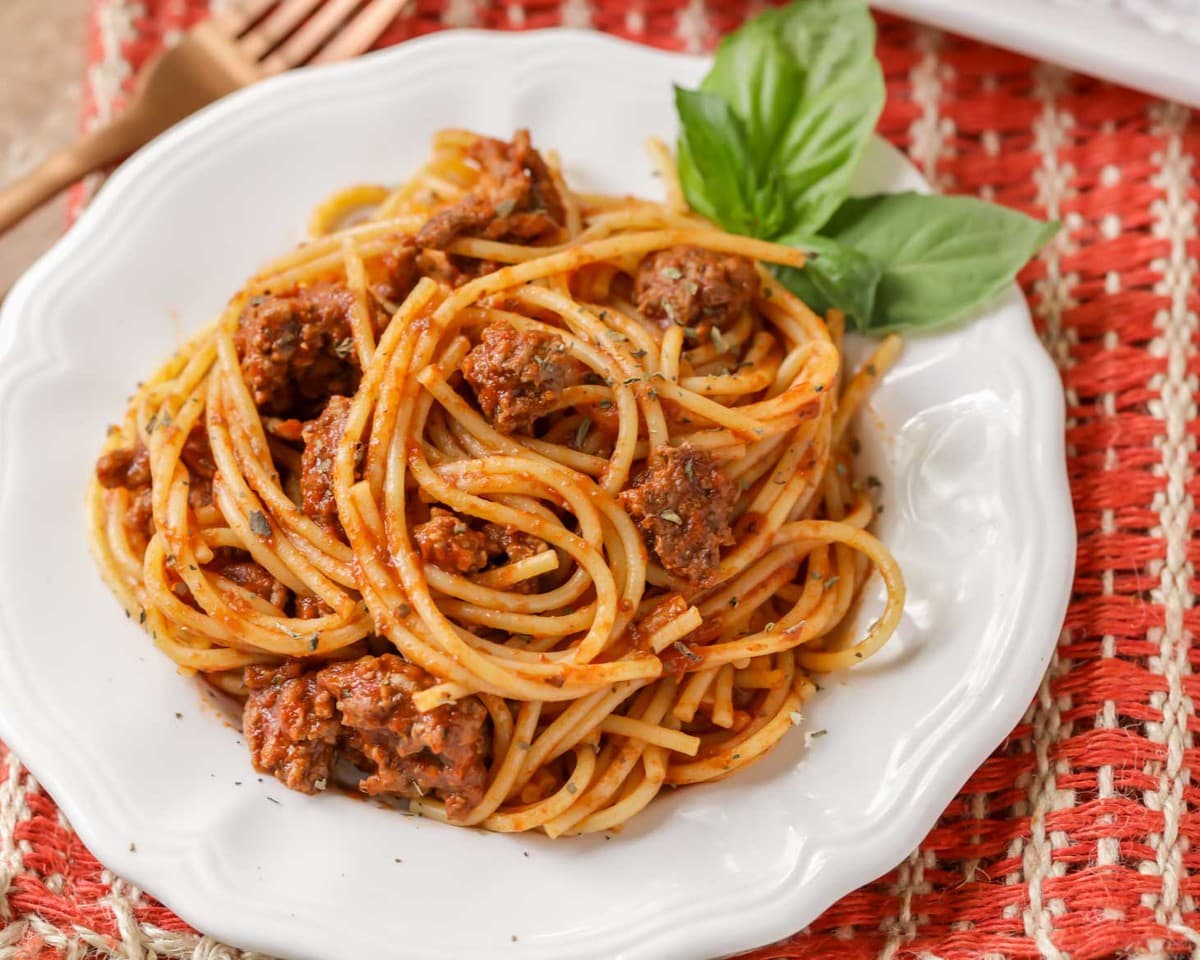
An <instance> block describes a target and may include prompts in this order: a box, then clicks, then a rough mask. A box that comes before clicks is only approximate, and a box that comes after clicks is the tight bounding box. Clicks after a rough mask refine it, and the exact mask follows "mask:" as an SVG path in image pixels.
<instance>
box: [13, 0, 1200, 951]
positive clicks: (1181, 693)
mask: <svg viewBox="0 0 1200 960" xmlns="http://www.w3.org/2000/svg"><path fill="white" fill-rule="evenodd" d="M204 6H205V4H204V2H202V0H139V2H133V0H92V24H93V29H92V31H91V40H90V43H91V50H90V54H91V56H90V61H91V67H90V70H89V74H88V83H87V100H88V113H89V116H91V117H95V116H96V115H103V114H105V113H107V112H108V111H109V110H111V109H112V106H113V104H114V102H115V101H117V100H118V99H119V96H120V92H121V90H122V88H123V87H124V85H125V84H126V83H127V82H128V79H129V77H130V76H131V74H132V72H133V70H134V69H135V68H136V66H137V65H138V64H139V63H141V62H142V61H143V60H144V59H145V57H146V56H147V55H148V54H149V53H151V52H152V51H153V50H155V49H156V48H157V46H158V45H159V44H160V43H161V42H162V39H163V37H164V36H169V35H170V34H171V32H173V31H176V30H179V29H181V28H182V27H184V26H185V25H186V24H187V23H189V22H190V21H192V20H194V19H196V18H198V17H200V16H202V15H203V9H204ZM755 6H756V4H755V3H746V2H743V0H722V2H710V3H707V4H706V3H704V2H703V0H565V2H563V3H560V2H558V0H528V2H518V0H513V2H506V0H492V2H480V0H415V5H414V6H413V7H412V8H411V11H412V12H411V13H410V14H409V15H406V16H405V17H403V18H401V19H400V20H398V21H397V22H396V24H395V25H394V26H393V27H392V29H390V30H389V32H388V34H387V35H386V36H385V38H384V42H397V41H401V40H404V39H406V38H408V37H411V36H414V35H417V34H421V33H426V32H429V31H431V30H436V29H440V28H443V27H448V26H485V27H493V28H497V29H521V28H530V27H541V26H551V25H555V24H559V23H566V24H568V25H571V26H591V27H595V28H598V29H602V30H607V31H609V32H612V33H616V34H619V35H622V36H625V37H628V38H630V39H633V40H637V41H642V42H646V43H651V44H654V45H656V46H660V47H667V48H671V49H686V50H699V49H705V48H708V47H710V46H711V45H712V43H713V42H714V41H715V39H716V38H717V37H718V36H719V35H720V33H721V32H722V31H725V30H727V29H730V28H732V27H733V26H735V25H736V24H738V23H739V22H740V21H741V20H742V19H743V17H744V16H745V15H746V14H747V12H748V11H751V10H752V9H753V8H754V7H755ZM880 28H881V29H880V43H879V54H880V57H881V59H882V61H883V64H884V69H885V72H886V75H887V83H888V93H889V98H888V106H887V110H886V111H885V113H884V116H883V119H882V121H881V124H880V129H881V132H882V133H883V134H884V135H885V136H886V137H888V138H889V139H890V140H892V142H894V143H895V144H896V145H897V146H899V147H900V148H901V149H903V150H905V151H906V152H907V153H908V154H909V156H910V157H912V159H913V160H914V161H915V162H916V163H917V165H918V166H919V167H920V168H921V169H922V171H923V172H924V173H925V174H926V175H927V176H928V177H929V178H930V179H931V180H932V181H934V182H935V183H936V184H937V185H938V186H939V187H940V188H941V189H942V190H945V191H948V192H962V193H974V194H979V195H981V196H984V197H987V198H989V199H992V200H996V201H998V202H1001V203H1006V204H1010V205H1012V206H1015V207H1019V208H1021V209H1024V210H1028V211H1031V212H1034V213H1036V214H1039V215H1043V216H1051V217H1058V218H1060V219H1062V220H1063V221H1064V223H1065V225H1066V230H1065V231H1064V233H1063V235H1062V236H1060V238H1059V239H1058V241H1056V243H1055V244H1054V246H1053V248H1052V249H1050V250H1048V251H1046V252H1045V253H1044V254H1043V255H1042V258H1041V259H1040V260H1039V261H1038V262H1037V263H1036V264H1034V265H1032V266H1030V267H1029V268H1028V269H1027V270H1026V272H1025V274H1024V276H1023V278H1022V279H1023V282H1024V286H1025V290H1026V292H1027V294H1028V295H1029V299H1030V301H1031V303H1032V305H1033V309H1034V313H1035V316H1036V321H1037V324H1038V328H1039V331H1040V332H1041V334H1042V338H1043V340H1044V342H1045V345H1046V348H1047V350H1048V351H1049V352H1050V354H1051V356H1052V357H1053V358H1054V360H1055V362H1056V363H1057V364H1058V366H1059V369H1060V370H1061V372H1062V377H1063V382H1064V386H1065V389H1066V391H1067V416H1068V421H1067V423H1066V424H1065V429H1066V431H1067V444H1068V458H1069V468H1070V475H1071V483H1072V489H1073V493H1074V500H1075V512H1076V520H1077V523H1078V527H1079V535H1080V545H1079V555H1078V572H1077V575H1076V582H1075V594H1074V598H1073V601H1072V603H1071V608H1070V612H1069V614H1068V618H1067V623H1066V626H1065V629H1064V633H1063V634H1062V637H1061V638H1060V643H1059V646H1058V650H1057V654H1056V656H1055V658H1054V661H1053V663H1052V664H1051V666H1050V669H1049V672H1048V673H1047V676H1046V679H1045V681H1044V682H1043V684H1042V687H1041V689H1040V691H1039V693H1038V696H1037V698H1036V700H1035V702H1034V703H1033V704H1032V705H1031V706H1030V708H1029V711H1028V713H1027V714H1026V716H1025V718H1024V720H1023V722H1022V724H1021V725H1020V726H1019V727H1018V728H1017V729H1016V730H1014V731H1013V733H1012V734H1011V735H1010V737H1009V738H1008V739H1007V740H1006V741H1005V743H1004V744H1003V745H1002V746H1001V747H1000V748H999V749H997V751H996V752H995V753H994V754H993V756H992V757H991V758H990V759H989V760H988V761H987V762H986V763H985V764H984V765H983V767H981V768H980V770H979V771H978V772H977V773H976V774H975V775H974V776H973V777H972V778H971V780H970V782H969V783H968V784H967V785H966V787H965V788H964V789H963V791H962V793H961V794H960V795H959V796H958V797H957V798H956V799H955V800H954V802H953V803H951V805H950V806H949V807H948V808H947V809H946V811H945V813H944V814H943V816H942V818H941V820H940V821H939V822H938V824H937V826H936V827H935V828H934V829H933V831H932V832H931V833H930V834H929V836H928V837H927V838H926V839H925V841H924V842H923V843H922V844H921V846H920V848H919V849H918V850H916V851H914V852H913V853H912V854H911V855H910V856H909V857H908V858H907V859H906V860H905V862H904V863H903V864H901V865H900V867H899V868H897V869H896V870H895V871H893V872H892V873H889V874H888V875H887V876H885V877H882V878H880V879H879V880H878V881H876V882H875V883H873V884H870V885H869V886H867V887H864V888H863V889H861V890H858V891H856V892H854V893H852V894H850V895H849V896H847V897H845V898H844V899H843V900H841V901H840V902H839V903H837V904H836V905H835V906H833V907H832V908H830V909H829V910H828V911H827V912H826V913H825V914H824V915H823V916H822V917H820V918H819V919H818V920H817V921H815V922H814V923H812V924H811V925H810V926H809V927H808V928H806V929H805V930H803V931H801V932H799V933H797V934H796V935H795V936H794V937H793V938H791V939H790V940H788V941H787V942H786V943H784V944H779V945H775V946H773V947H767V948H763V949H761V950H758V951H754V952H753V953H752V954H748V955H746V960H750V958H753V960H768V958H784V957H789V958H818V957H820V958H825V957H833V958H838V960H850V958H868V957H882V958H884V960H890V958H897V957H898V958H906V957H913V958H917V957H920V958H929V957H935V958H946V960H954V958H983V957H1000V958H1010V957H1011V958H1025V957H1048V958H1062V960H1091V958H1101V957H1110V956H1114V955H1116V956H1136V957H1147V958H1168V957H1184V956H1189V955H1190V956H1193V957H1200V923H1198V920H1200V916H1198V914H1197V910H1196V902H1195V897H1196V896H1197V895H1198V894H1200V850H1197V851H1193V850H1192V842H1193V839H1200V792H1198V791H1197V785H1196V782H1195V781H1194V779H1193V776H1192V770H1193V769H1200V754H1198V753H1197V751H1196V748H1195V746H1194V734H1195V731H1196V730H1197V729H1198V728H1200V721H1198V719H1197V714H1196V711H1195V708H1194V706H1193V698H1194V697H1195V696H1197V695H1198V694H1200V685H1198V680H1197V678H1196V677H1195V676H1193V667H1194V666H1195V665H1200V656H1198V655H1197V653H1195V652H1194V651H1193V650H1192V647H1191V640H1192V638H1193V637H1194V636H1195V634H1196V631H1197V628H1198V627H1200V612H1198V611H1197V610H1196V608H1195V595H1196V588H1197V581H1196V574H1195V563H1196V561H1197V559H1198V558H1200V539H1198V538H1197V537H1196V535H1195V531H1196V529H1197V517H1196V514H1195V501H1196V498H1197V494H1198V493H1200V479H1198V474H1197V465H1198V463H1200V456H1198V454H1197V439H1198V436H1200V418H1198V417H1197V411H1196V395H1197V377H1198V375H1200V343H1198V340H1200V336H1198V332H1197V326H1198V321H1197V314H1198V312H1200V281H1198V277H1200V269H1198V267H1197V258H1198V255H1200V239H1198V236H1197V230H1196V224H1195V221H1196V212H1197V206H1198V204H1200V186H1198V183H1197V177H1198V173H1200V171H1198V170H1197V163H1196V158H1197V156H1200V124H1197V123H1196V122H1195V121H1194V120H1193V119H1192V117H1191V116H1190V114H1189V113H1188V112H1187V111H1186V110H1183V109H1181V108H1179V107H1178V106H1172V105H1169V104H1165V103H1161V102H1156V101H1154V100H1152V99H1149V98H1147V97H1144V96H1141V95H1138V94H1135V93H1132V92H1129V91H1127V90H1123V89H1120V88H1116V87H1113V86H1110V85H1107V84H1104V83H1101V82H1098V81H1095V80H1092V79H1088V78H1085V77H1080V76H1076V75H1072V74H1068V73H1065V72H1063V71H1061V70H1059V69H1056V68H1054V67H1051V66H1047V65H1045V64H1038V63H1033V62H1030V61H1028V60H1025V59H1023V58H1021V57H1018V56H1015V55H1012V54H1009V53H1005V52H1001V51H999V50H996V49H994V48H991V47H987V46H983V45H980V44H977V43H972V42H968V41H965V40H961V39H957V38H954V37H948V36H945V35H943V34H940V33H937V32H935V31H932V30H928V29H924V28H918V27H915V26H913V25H911V24H909V23H907V22H904V21H899V20H894V19H885V18H881V19H880ZM56 956H69V957H72V958H83V957H91V956H105V957H109V956H113V957H128V958H139V960H140V958H149V957H154V956H159V957H179V958H182V957H189V958H196V960H199V958H207V960H218V958H225V957H230V958H232V957H235V956H240V954H238V952H237V951H235V950H232V949H228V948H224V947H222V946H221V945H219V944H215V943H213V942H212V941H211V940H209V939H207V938H205V937H202V936H200V935H198V934H196V933H194V932H193V931H191V930H190V929H189V928H188V927H187V926H186V925H185V924H184V923H182V922H181V921H180V920H179V919H178V918H176V917H175V916H173V915H172V914H171V913H170V912H169V911H168V910H166V909H165V908H163V907H162V906H160V905H159V904H157V903H156V902H155V901H154V900H152V899H151V898H150V897H148V896H145V895H144V894H142V893H141V892H140V891H138V890H137V889H135V888H133V887H132V886H130V885H129V884H127V883H125V882H123V881H121V880H120V879H118V878H116V877H114V876H113V875H112V874H110V873H109V872H108V871H106V870H105V869H104V868H103V867H101V866H100V865H99V864H98V863H97V862H96V860H95V859H94V858H93V857H92V856H91V855H90V854H89V853H88V852H87V850H86V849H84V847H83V845H82V843H81V842H80V840H79V838H78V837H77V836H76V835H75V834H74V833H73V832H72V831H71V828H70V826H69V825H68V824H67V823H66V822H65V821H64V820H63V818H62V817H61V815H60V814H59V813H58V811H57V809H56V808H55V806H54V803H53V801H52V800H51V799H50V798H49V797H48V796H46V794H45V793H44V792H42V791H41V790H40V789H39V787H38V786H37V784H36V783H35V782H34V781H33V779H32V777H30V775H29V774H28V772H27V771H26V770H24V768H23V767H22V766H21V765H20V763H19V762H18V761H17V760H16V758H14V757H12V756H11V755H7V754H6V752H5V751H4V748H3V746H2V745H0V960H8V958H10V957H12V958H21V960H24V958H32V957H56Z"/></svg>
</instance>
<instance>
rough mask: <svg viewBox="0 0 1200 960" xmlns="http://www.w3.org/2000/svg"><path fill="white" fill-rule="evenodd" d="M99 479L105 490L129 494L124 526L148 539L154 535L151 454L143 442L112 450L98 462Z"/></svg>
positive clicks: (97, 472)
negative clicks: (123, 491)
mask: <svg viewBox="0 0 1200 960" xmlns="http://www.w3.org/2000/svg"><path fill="white" fill-rule="evenodd" d="M96 479H97V480H99V481H100V486H102V487H104V488H105V489H106V490H113V489H115V488H117V487H124V488H125V489H126V490H128V491H129V506H128V508H127V509H126V511H125V526H126V527H127V528H128V529H130V530H134V531H137V532H139V533H141V535H142V536H144V537H145V538H146V539H147V540H149V539H150V538H151V537H152V536H154V508H153V505H152V503H151V499H150V451H149V450H147V449H146V447H145V446H144V445H143V444H142V442H141V441H140V440H138V441H136V442H135V443H134V445H133V446H132V447H121V448H119V449H117V450H110V451H108V452H107V453H105V454H102V455H101V456H100V459H99V460H98V461H96Z"/></svg>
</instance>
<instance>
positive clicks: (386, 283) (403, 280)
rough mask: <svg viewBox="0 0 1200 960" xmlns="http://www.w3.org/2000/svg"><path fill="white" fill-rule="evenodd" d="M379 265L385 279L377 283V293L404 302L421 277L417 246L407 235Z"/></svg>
mask: <svg viewBox="0 0 1200 960" xmlns="http://www.w3.org/2000/svg"><path fill="white" fill-rule="evenodd" d="M379 265H380V269H381V271H382V273H383V279H381V280H380V281H379V282H378V283H377V284H375V287H374V289H375V294H376V295H377V296H378V297H380V298H381V299H383V300H387V301H389V302H390V303H395V304H399V303H403V302H404V298H405V297H407V296H408V295H409V293H411V292H412V288H413V287H415V286H416V285H417V281H418V280H420V279H421V275H420V272H419V271H418V269H417V248H416V246H415V245H414V244H413V242H412V240H411V239H409V238H408V237H405V238H404V239H403V240H401V241H400V243H399V245H398V246H397V247H396V248H395V249H394V250H392V251H391V252H390V253H387V254H385V255H384V256H383V258H382V259H381V260H380V264H379Z"/></svg>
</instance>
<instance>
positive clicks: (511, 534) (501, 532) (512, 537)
mask: <svg viewBox="0 0 1200 960" xmlns="http://www.w3.org/2000/svg"><path fill="white" fill-rule="evenodd" d="M482 532H483V536H484V539H485V540H486V541H487V552H488V556H489V557H492V558H496V557H504V558H505V560H506V561H507V562H508V563H516V562H517V561H518V560H528V559H529V558H530V557H536V556H537V555H538V554H539V553H541V552H543V551H544V550H546V549H548V548H547V546H546V541H544V540H541V539H539V538H537V537H535V536H533V535H532V534H529V533H526V532H525V531H524V530H518V529H517V528H516V527H512V526H509V525H508V524H506V523H503V524H502V523H487V524H484V527H483V531H482Z"/></svg>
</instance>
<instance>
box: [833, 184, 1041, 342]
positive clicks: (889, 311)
mask: <svg viewBox="0 0 1200 960" xmlns="http://www.w3.org/2000/svg"><path fill="white" fill-rule="evenodd" d="M822 232H823V233H824V234H826V235H827V236H829V237H830V238H832V239H834V240H836V241H838V242H839V243H841V244H843V245H844V246H847V247H851V248H853V249H854V250H857V251H858V252H859V253H863V254H866V255H867V256H869V257H872V258H874V259H875V260H876V261H877V262H878V263H879V264H881V265H882V268H883V273H882V276H881V277H880V280H879V287H878V290H877V292H876V295H875V306H874V310H873V313H872V318H871V323H870V326H869V330H870V332H871V333H885V332H889V331H894V330H911V329H918V328H922V329H930V328H934V327H940V326H945V325H946V324H950V323H953V322H955V321H956V320H961V319H962V318H963V317H964V316H966V315H967V314H969V313H970V312H971V311H972V310H974V309H975V308H976V307H978V306H980V305H981V304H982V303H983V302H984V301H986V300H987V299H988V298H989V297H991V296H993V295H994V294H996V293H997V292H998V291H999V290H1001V289H1002V288H1003V287H1004V286H1005V285H1006V284H1008V283H1009V282H1011V281H1012V279H1013V277H1015V276H1016V274H1017V271H1018V270H1020V269H1021V267H1023V266H1024V265H1025V264H1026V262H1028V260H1029V259H1030V257H1032V256H1033V255H1034V254H1036V253H1037V252H1038V251H1039V250H1040V249H1041V248H1042V247H1043V246H1044V245H1045V244H1046V243H1047V241H1049V240H1050V238H1051V237H1053V236H1054V234H1055V233H1057V232H1058V224H1057V223H1045V222H1043V221H1041V220H1035V219H1033V218H1032V217H1027V216H1025V214H1023V213H1018V212H1017V211H1015V210H1009V209H1007V208H1006V207H1000V206H996V205H994V204H990V203H985V202H984V201H982V200H977V199H975V198H973V197H943V196H937V195H927V194H917V193H893V194H883V195H879V196H873V197H855V198H852V199H850V200H847V201H846V202H845V203H843V204H842V206H841V207H840V208H839V209H838V211H837V213H835V214H834V216H833V217H832V219H830V221H829V223H827V224H826V225H825V229H824V230H823V231H822Z"/></svg>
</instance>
